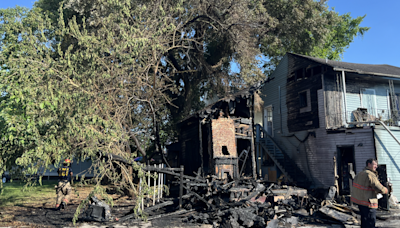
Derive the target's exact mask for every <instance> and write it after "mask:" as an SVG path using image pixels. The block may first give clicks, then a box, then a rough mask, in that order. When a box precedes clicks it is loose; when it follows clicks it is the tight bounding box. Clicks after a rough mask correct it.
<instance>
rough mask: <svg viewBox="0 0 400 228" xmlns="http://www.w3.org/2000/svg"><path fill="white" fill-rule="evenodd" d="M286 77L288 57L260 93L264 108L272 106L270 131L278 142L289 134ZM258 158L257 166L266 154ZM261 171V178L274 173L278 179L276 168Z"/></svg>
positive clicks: (263, 167) (262, 118)
mask: <svg viewBox="0 0 400 228" xmlns="http://www.w3.org/2000/svg"><path fill="white" fill-rule="evenodd" d="M287 75H288V57H287V55H285V56H284V57H283V58H282V60H281V62H280V63H279V65H278V66H277V67H276V69H275V71H274V72H273V73H272V74H271V75H270V76H269V81H268V82H266V83H265V85H264V86H263V88H262V89H261V93H260V96H261V98H262V99H263V101H264V108H265V107H268V106H270V105H272V112H273V114H272V116H273V117H272V127H273V128H272V131H273V135H274V139H276V140H278V141H279V139H280V138H281V137H282V135H286V134H288V132H289V131H288V128H287V106H286V95H285V94H286V80H287V79H286V78H287ZM264 110H265V109H264ZM264 110H263V111H262V117H261V122H262V123H263V124H262V126H263V127H264V128H266V125H265V123H264V115H266V113H265V111H264ZM259 150H260V149H259ZM258 156H259V157H258V159H257V161H258V164H260V162H261V161H262V160H263V157H265V156H266V154H265V153H264V154H259V155H258ZM261 166H262V165H261ZM258 167H259V166H258ZM261 169H262V176H263V177H265V175H268V173H269V172H272V173H275V177H276V176H278V177H279V170H278V169H277V168H276V166H267V167H265V166H262V167H261ZM269 180H271V179H269Z"/></svg>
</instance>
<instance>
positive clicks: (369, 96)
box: [361, 89, 377, 117]
mask: <svg viewBox="0 0 400 228" xmlns="http://www.w3.org/2000/svg"><path fill="white" fill-rule="evenodd" d="M361 94H362V97H361V105H362V106H363V107H364V108H366V109H367V110H368V114H370V115H372V116H374V117H377V110H376V95H375V90H374V89H361Z"/></svg>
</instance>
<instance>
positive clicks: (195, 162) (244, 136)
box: [178, 85, 260, 179]
mask: <svg viewBox="0 0 400 228" xmlns="http://www.w3.org/2000/svg"><path fill="white" fill-rule="evenodd" d="M258 88H260V85H256V86H253V87H251V88H248V89H244V90H242V91H239V92H237V93H235V94H231V95H228V96H226V97H224V98H222V99H220V100H219V101H217V102H215V103H213V104H210V105H208V106H207V107H205V108H204V109H202V110H200V111H198V112H196V113H195V114H193V115H191V116H189V117H187V118H185V119H184V120H183V121H181V122H180V123H179V124H178V128H179V132H180V135H179V146H180V155H179V156H178V157H179V158H178V160H179V162H178V163H179V164H180V165H184V167H185V174H187V175H194V173H197V172H198V171H199V170H200V171H201V172H202V173H203V174H205V175H208V174H211V175H215V176H217V177H218V178H220V179H224V178H227V177H228V176H230V177H231V178H238V177H239V176H241V175H247V176H252V177H255V176H256V169H255V153H254V132H253V129H254V125H253V117H252V116H253V107H254V105H255V104H254V94H255V93H256V92H257V90H258Z"/></svg>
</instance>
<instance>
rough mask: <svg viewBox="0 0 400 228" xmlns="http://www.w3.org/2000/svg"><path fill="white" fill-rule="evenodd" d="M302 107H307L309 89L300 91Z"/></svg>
mask: <svg viewBox="0 0 400 228" xmlns="http://www.w3.org/2000/svg"><path fill="white" fill-rule="evenodd" d="M299 104H300V108H305V107H307V91H304V92H301V93H299Z"/></svg>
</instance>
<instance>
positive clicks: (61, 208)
mask: <svg viewBox="0 0 400 228" xmlns="http://www.w3.org/2000/svg"><path fill="white" fill-rule="evenodd" d="M65 208H67V204H66V203H65V202H62V203H61V205H60V210H64V209H65Z"/></svg>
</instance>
